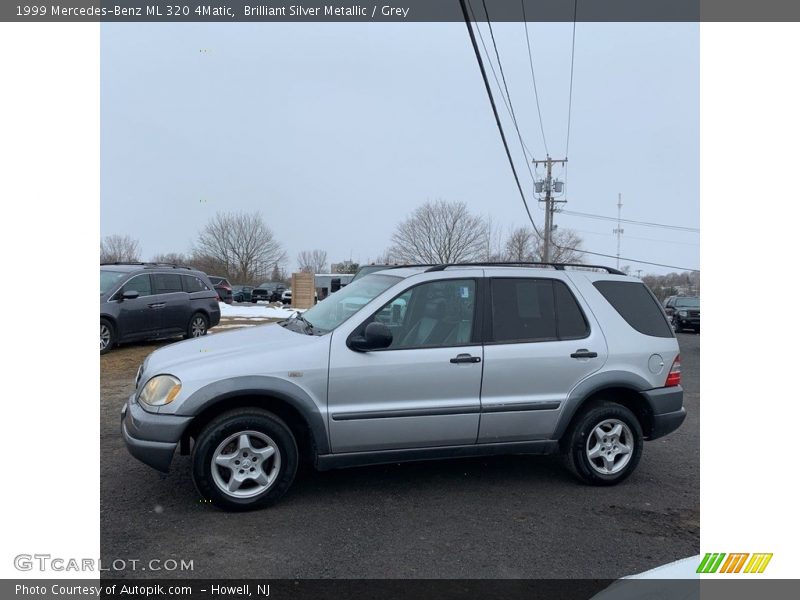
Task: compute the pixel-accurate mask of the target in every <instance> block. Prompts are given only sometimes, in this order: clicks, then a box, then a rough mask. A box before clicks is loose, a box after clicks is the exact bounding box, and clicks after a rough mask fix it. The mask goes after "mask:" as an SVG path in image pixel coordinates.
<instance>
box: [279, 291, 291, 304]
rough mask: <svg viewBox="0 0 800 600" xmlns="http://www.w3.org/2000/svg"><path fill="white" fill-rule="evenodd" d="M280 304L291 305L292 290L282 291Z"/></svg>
mask: <svg viewBox="0 0 800 600" xmlns="http://www.w3.org/2000/svg"><path fill="white" fill-rule="evenodd" d="M281 302H283V303H284V304H291V303H292V290H283V291H282V292H281Z"/></svg>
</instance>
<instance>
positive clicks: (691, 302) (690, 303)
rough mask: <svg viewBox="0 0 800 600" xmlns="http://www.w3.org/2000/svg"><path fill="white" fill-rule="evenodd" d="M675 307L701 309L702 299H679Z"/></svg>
mask: <svg viewBox="0 0 800 600" xmlns="http://www.w3.org/2000/svg"><path fill="white" fill-rule="evenodd" d="M675 306H676V307H679V308H700V298H677V299H676V300H675Z"/></svg>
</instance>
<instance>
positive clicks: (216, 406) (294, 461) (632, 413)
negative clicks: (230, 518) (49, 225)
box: [121, 264, 686, 510]
mask: <svg viewBox="0 0 800 600" xmlns="http://www.w3.org/2000/svg"><path fill="white" fill-rule="evenodd" d="M601 268H602V269H603V272H600V271H599V270H597V269H601ZM595 269H596V270H594V271H590V270H567V269H565V268H564V266H563V265H558V266H556V268H554V269H547V268H541V267H539V268H536V267H534V266H533V265H531V266H530V267H526V266H520V265H515V266H498V265H496V264H493V265H488V264H487V265H486V266H481V265H476V266H466V265H440V266H436V267H432V268H428V267H411V268H402V269H392V270H386V271H380V272H377V273H373V274H371V275H367V276H365V277H363V278H361V279H359V280H358V281H356V282H355V283H351V284H350V285H348V286H347V287H345V288H344V289H342V290H340V291H339V292H337V293H335V294H332V295H331V296H329V297H328V298H326V299H325V300H322V301H321V302H319V304H317V305H316V306H315V307H313V308H311V309H309V310H308V311H306V312H305V313H302V314H300V313H296V314H295V315H294V316H293V317H292V318H290V319H287V320H285V321H282V322H280V323H279V324H276V325H270V326H266V327H253V328H249V329H242V330H238V331H234V332H231V333H228V334H226V335H219V336H214V337H212V338H210V339H207V340H203V341H202V342H200V341H199V340H198V341H194V342H186V343H184V344H177V345H173V346H166V347H164V348H160V349H159V350H156V351H155V352H153V353H152V354H151V355H150V356H149V357H148V358H147V359H146V360H145V362H144V364H143V365H142V367H141V368H140V369H139V373H138V375H137V378H136V386H135V390H134V392H133V394H131V396H130V398H129V399H128V401H127V403H126V404H125V406H124V407H123V410H122V423H121V427H122V436H123V437H124V440H125V443H126V445H127V447H128V449H129V451H130V452H131V453H132V454H133V456H135V457H136V458H138V459H139V460H141V461H143V462H144V463H146V464H148V465H149V466H151V467H153V468H155V469H157V470H159V471H162V472H167V471H168V470H169V466H170V463H171V462H172V457H173V454H174V452H175V450H176V448H178V447H180V448H181V452H182V453H188V452H189V451H191V464H192V476H193V480H194V483H195V486H196V487H197V489H198V490H199V492H200V494H201V495H202V496H203V497H204V498H206V499H208V500H210V501H211V502H212V503H214V504H215V505H217V506H219V507H221V508H224V509H230V510H244V509H251V508H256V507H261V506H265V505H268V504H270V503H273V502H275V501H276V500H278V498H280V497H281V496H282V495H283V494H284V493H285V492H286V490H287V489H288V488H289V486H290V485H291V484H292V481H293V479H294V477H295V473H296V471H297V468H298V464H299V463H300V461H304V462H308V463H311V464H313V465H314V466H315V467H316V468H317V469H321V470H326V469H333V468H339V467H348V466H356V465H368V464H381V463H395V462H399V461H405V460H421V459H438V458H447V457H462V456H485V455H491V454H505V453H514V454H519V453H524V454H551V453H558V452H561V453H563V454H564V455H565V456H566V458H567V463H568V465H569V466H570V468H571V469H572V471H573V472H574V473H575V474H576V475H577V477H578V478H580V479H581V480H582V481H584V482H586V483H588V484H592V485H612V484H616V483H619V482H621V481H622V480H624V479H625V478H626V477H628V476H629V475H630V474H631V473H632V472H633V471H634V469H635V468H636V465H637V464H638V463H639V460H640V458H641V456H642V451H643V441H644V440H652V439H656V438H659V437H661V436H664V435H666V434H668V433H670V432H672V431H674V430H675V429H677V428H678V427H679V426H680V425H681V423H682V422H683V420H684V418H685V416H686V412H685V409H684V408H683V390H682V388H681V386H680V377H681V375H680V357H679V352H678V342H677V339H676V337H675V334H674V332H673V331H672V328H671V327H670V325H669V323H668V322H667V319H666V318H665V315H664V312H663V311H662V309H661V307H660V306H659V304H658V301H657V300H656V298H655V297H654V296H653V295H652V293H651V292H650V291H649V290H648V289H647V287H645V285H644V284H643V283H642V282H641V281H639V280H638V279H635V278H633V277H628V276H625V275H624V274H623V273H621V272H620V271H617V270H615V269H611V268H605V267H595ZM354 299H355V300H356V301H353V300H354ZM346 306H349V307H355V312H349V311H346V310H344V307H346ZM200 349H203V350H207V351H206V352H199V350H200Z"/></svg>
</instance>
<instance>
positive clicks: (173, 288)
mask: <svg viewBox="0 0 800 600" xmlns="http://www.w3.org/2000/svg"><path fill="white" fill-rule="evenodd" d="M152 277H153V279H154V286H153V287H155V293H156V294H169V293H172V292H182V291H183V285H182V284H181V276H180V275H178V274H177V273H153V275H152Z"/></svg>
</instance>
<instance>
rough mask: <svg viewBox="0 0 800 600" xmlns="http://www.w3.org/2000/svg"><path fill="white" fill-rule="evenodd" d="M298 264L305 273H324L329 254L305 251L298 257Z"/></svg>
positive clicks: (322, 251) (318, 251)
mask: <svg viewBox="0 0 800 600" xmlns="http://www.w3.org/2000/svg"><path fill="white" fill-rule="evenodd" d="M297 264H298V265H299V266H300V270H301V271H303V272H305V273H324V272H325V266H326V265H327V264H328V253H327V252H325V251H324V250H303V251H302V252H300V254H298V255H297Z"/></svg>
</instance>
